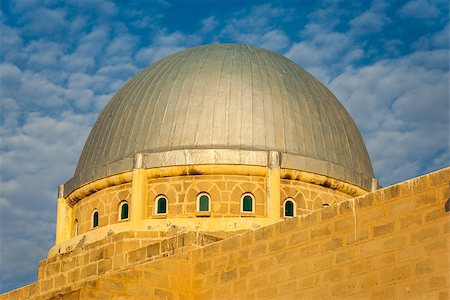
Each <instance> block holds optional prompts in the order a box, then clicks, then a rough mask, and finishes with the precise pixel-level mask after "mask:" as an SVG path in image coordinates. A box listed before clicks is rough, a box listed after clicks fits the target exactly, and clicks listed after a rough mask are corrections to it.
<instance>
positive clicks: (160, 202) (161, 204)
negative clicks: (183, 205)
mask: <svg viewBox="0 0 450 300" xmlns="http://www.w3.org/2000/svg"><path fill="white" fill-rule="evenodd" d="M166 213H167V198H166V197H164V196H159V197H158V198H156V214H166Z"/></svg>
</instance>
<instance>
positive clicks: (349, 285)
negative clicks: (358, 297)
mask: <svg viewBox="0 0 450 300" xmlns="http://www.w3.org/2000/svg"><path fill="white" fill-rule="evenodd" d="M356 287H357V284H356V280H355V279H348V280H344V281H341V282H338V283H336V284H334V285H333V286H332V289H331V291H332V293H331V297H335V298H337V297H346V296H349V295H351V294H353V293H354V292H355V291H356Z"/></svg>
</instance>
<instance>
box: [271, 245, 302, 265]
mask: <svg viewBox="0 0 450 300" xmlns="http://www.w3.org/2000/svg"><path fill="white" fill-rule="evenodd" d="M275 260H276V262H277V264H279V265H284V264H288V263H293V262H295V261H297V260H298V255H297V249H295V248H294V249H290V250H286V251H283V252H281V253H280V254H277V256H276V258H275Z"/></svg>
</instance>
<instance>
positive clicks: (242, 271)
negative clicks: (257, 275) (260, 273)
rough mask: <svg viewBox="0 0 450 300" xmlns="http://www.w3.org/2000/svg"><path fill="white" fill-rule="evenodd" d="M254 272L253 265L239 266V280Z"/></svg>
mask: <svg viewBox="0 0 450 300" xmlns="http://www.w3.org/2000/svg"><path fill="white" fill-rule="evenodd" d="M254 271H255V269H254V267H253V265H245V266H240V267H239V268H238V273H239V278H245V277H248V275H250V274H252V273H254Z"/></svg>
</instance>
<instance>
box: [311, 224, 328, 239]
mask: <svg viewBox="0 0 450 300" xmlns="http://www.w3.org/2000/svg"><path fill="white" fill-rule="evenodd" d="M330 234H331V225H330V224H325V225H319V226H316V228H313V229H311V239H312V240H314V239H319V238H323V237H326V236H328V235H330Z"/></svg>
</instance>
